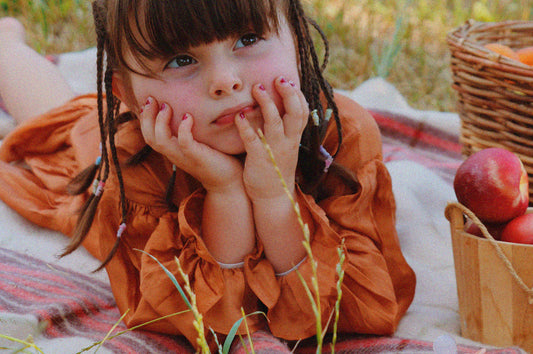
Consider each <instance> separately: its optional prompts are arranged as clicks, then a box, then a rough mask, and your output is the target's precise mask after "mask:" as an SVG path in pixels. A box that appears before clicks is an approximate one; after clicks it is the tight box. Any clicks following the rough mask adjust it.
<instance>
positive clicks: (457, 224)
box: [444, 202, 533, 305]
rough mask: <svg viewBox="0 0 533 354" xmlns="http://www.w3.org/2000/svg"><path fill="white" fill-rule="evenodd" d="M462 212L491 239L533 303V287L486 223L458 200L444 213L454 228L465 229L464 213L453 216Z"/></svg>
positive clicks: (504, 262)
mask: <svg viewBox="0 0 533 354" xmlns="http://www.w3.org/2000/svg"><path fill="white" fill-rule="evenodd" d="M458 212H460V213H461V214H464V215H466V216H467V217H468V218H469V219H470V220H472V222H473V223H474V224H476V225H477V226H478V227H479V229H480V230H481V233H482V234H483V236H484V237H485V238H486V239H487V240H488V241H489V243H490V244H491V245H492V246H493V247H494V250H495V251H496V253H497V254H498V257H500V259H501V260H502V261H503V264H504V265H505V267H506V268H507V270H509V272H510V273H511V276H512V277H513V278H514V279H515V281H516V282H517V284H518V286H520V287H521V288H522V289H523V290H524V291H525V292H526V293H527V295H528V301H529V304H530V305H533V288H531V289H530V288H529V287H528V286H527V285H526V283H524V281H523V280H522V278H520V276H519V275H518V273H517V272H516V270H515V269H514V267H513V265H512V263H511V261H509V258H507V256H506V255H505V253H503V250H502V248H501V247H500V245H499V244H498V242H497V241H496V240H495V239H494V237H492V235H491V234H490V233H489V231H488V230H487V228H486V227H485V225H483V223H482V222H481V220H479V218H478V217H477V216H476V215H475V214H474V213H473V212H472V211H471V210H470V209H468V208H467V207H465V206H464V205H463V204H461V203H458V202H450V203H448V205H447V206H446V209H445V210H444V215H445V216H446V219H448V220H449V221H450V224H451V226H452V227H453V228H454V229H459V230H462V229H464V222H463V218H462V215H461V217H460V218H453V217H452V215H453V214H454V213H458Z"/></svg>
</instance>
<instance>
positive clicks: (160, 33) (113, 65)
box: [63, 0, 359, 269]
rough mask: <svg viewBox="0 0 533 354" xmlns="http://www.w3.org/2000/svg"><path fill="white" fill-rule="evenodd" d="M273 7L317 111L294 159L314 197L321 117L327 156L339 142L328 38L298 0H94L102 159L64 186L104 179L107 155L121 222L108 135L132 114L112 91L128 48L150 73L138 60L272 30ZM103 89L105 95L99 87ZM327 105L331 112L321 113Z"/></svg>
mask: <svg viewBox="0 0 533 354" xmlns="http://www.w3.org/2000/svg"><path fill="white" fill-rule="evenodd" d="M280 13H281V14H283V15H284V16H285V17H286V18H287V21H288V23H289V26H290V27H291V29H292V31H293V34H294V37H295V38H296V43H297V51H298V55H299V62H300V76H301V89H302V92H303V93H304V96H305V98H306V99H307V102H308V103H309V108H310V110H312V111H314V114H313V116H315V117H318V120H316V119H315V120H314V119H312V117H311V116H310V118H309V123H308V125H307V127H306V129H305V130H304V133H303V136H302V140H301V147H300V152H299V159H298V168H299V170H300V172H301V176H302V180H301V181H299V184H300V186H301V188H302V189H303V190H304V191H305V192H307V193H312V194H313V195H314V196H315V198H320V188H319V185H320V182H321V181H322V179H323V178H324V176H325V174H326V172H327V171H328V168H324V166H325V164H326V160H328V156H327V154H324V152H323V149H321V143H322V140H323V138H324V135H325V132H326V128H327V126H328V124H329V122H328V119H327V118H328V117H329V116H331V117H332V118H333V120H334V121H335V124H336V129H337V134H338V147H337V150H336V151H335V153H333V154H332V155H333V156H332V157H335V155H336V154H337V152H338V150H339V147H340V144H341V143H342V130H341V124H340V121H339V113H338V109H337V106H336V104H335V101H334V98H333V91H332V89H331V87H330V85H329V84H328V82H327V81H326V80H325V79H324V76H323V73H322V72H323V69H324V67H325V65H326V62H327V57H328V54H329V53H328V49H327V48H328V45H327V40H326V38H325V37H324V35H323V33H322V31H321V30H320V28H319V27H318V25H316V23H315V22H314V21H312V20H311V19H309V18H308V17H307V16H306V15H305V13H304V10H303V8H302V5H301V3H300V0H95V1H94V2H93V14H94V20H95V27H96V34H97V53H98V54H97V86H98V116H99V124H100V135H101V144H102V156H101V162H99V163H98V164H95V165H94V166H91V167H89V168H88V169H86V170H85V171H84V172H82V174H80V176H78V177H76V178H75V179H74V180H73V182H72V183H71V184H70V186H69V191H70V192H71V193H73V194H77V193H82V192H85V191H86V190H87V188H88V187H89V186H90V184H91V182H93V180H95V181H97V182H96V183H100V184H101V185H103V183H105V181H106V180H107V177H108V175H109V170H110V168H109V166H110V164H111V163H112V164H113V165H114V167H115V170H116V172H117V175H118V176H117V177H118V181H119V184H120V185H119V187H120V193H121V207H122V218H123V220H122V223H121V225H125V220H126V217H127V215H126V214H127V212H126V210H127V206H126V203H127V200H126V194H125V190H124V183H123V178H122V173H121V165H120V164H119V161H118V158H117V152H116V148H115V141H114V135H115V132H116V129H117V128H118V125H119V124H120V122H121V121H124V120H129V119H133V118H135V117H134V116H133V114H132V113H128V114H126V115H125V116H124V115H119V114H118V112H119V110H118V108H119V105H120V102H119V101H118V99H117V98H116V97H115V96H114V95H113V94H111V92H112V73H113V71H115V70H119V71H121V72H124V73H125V72H128V71H133V69H132V67H131V66H130V65H129V64H128V62H127V61H126V60H125V54H126V52H127V51H128V52H129V53H131V54H132V55H131V57H133V58H135V60H136V61H137V64H139V65H140V67H141V68H143V69H146V71H145V72H144V73H139V74H142V75H152V73H151V72H150V71H149V68H148V66H146V65H145V64H144V60H149V59H153V58H161V59H170V58H172V57H173V56H174V55H175V53H177V52H180V51H183V50H185V49H187V48H189V47H191V46H196V45H199V44H207V43H210V42H212V41H215V40H223V39H226V38H228V37H230V36H233V35H235V34H240V33H242V31H243V30H246V31H249V30H250V29H252V30H253V31H254V32H255V33H257V34H259V35H261V34H264V33H266V32H269V31H277V30H278V26H279V22H278V20H279V17H278V16H279V14H280ZM310 25H311V26H313V27H315V28H316V29H317V30H318V31H319V33H320V35H321V36H322V39H323V40H324V43H325V48H326V54H325V59H324V62H323V63H320V60H319V58H318V56H317V53H316V50H315V47H314V44H313V40H312V37H311V34H310V31H309V30H310V28H309V27H310ZM104 53H105V57H106V61H105V62H104ZM104 90H105V92H107V95H104V94H103V92H104ZM322 96H323V97H324V98H325V100H326V102H327V107H323V105H322V103H321V98H322ZM104 99H105V106H104ZM326 108H327V109H328V110H329V113H331V114H327V113H326ZM151 153H154V152H153V151H152V149H151V148H150V147H149V146H148V145H147V146H145V147H144V148H143V149H142V150H141V151H139V152H138V153H137V154H135V155H134V156H132V157H131V158H130V159H129V161H128V163H130V164H135V163H139V162H141V161H143V159H144V158H145V157H146V156H147V155H149V154H151ZM109 154H110V155H111V156H109ZM327 166H328V167H329V171H331V172H333V173H335V174H336V175H337V176H339V177H340V178H341V179H342V180H343V181H344V182H345V183H346V184H347V185H348V186H349V187H350V188H352V190H354V191H356V190H357V189H358V188H359V184H358V182H357V179H356V178H355V176H353V174H352V173H350V172H349V171H347V170H346V169H344V168H343V167H342V166H340V165H338V164H336V163H335V162H333V163H332V164H331V166H329V161H328V162H327ZM95 177H96V179H95ZM93 183H94V182H93ZM174 183H175V172H174V173H173V176H172V178H171V180H170V181H169V184H168V188H167V195H166V200H167V204H168V205H169V208H176V207H175V206H174V205H172V203H171V200H172V198H171V197H172V193H173V188H174ZM102 192H103V191H102V190H101V189H100V193H96V189H95V193H93V195H92V196H91V197H90V198H89V200H88V201H87V203H86V206H85V207H84V209H83V210H82V211H81V215H80V218H79V222H78V226H77V228H76V230H75V233H74V236H73V238H72V241H71V243H70V245H69V246H68V247H67V248H66V249H65V251H64V253H63V255H66V254H68V253H70V252H72V251H73V250H74V249H76V248H77V247H78V246H79V245H80V244H81V242H82V241H83V239H84V238H85V236H86V235H87V233H88V231H89V228H90V226H91V224H92V221H93V218H94V214H95V210H96V207H97V205H98V202H99V200H100V197H101V193H102ZM122 231H124V229H123V227H121V228H120V232H119V234H118V235H117V236H118V237H117V241H116V243H115V246H114V247H113V250H112V251H111V252H110V254H109V255H108V257H107V258H106V259H105V260H104V262H103V263H102V265H101V266H100V267H99V268H98V269H101V268H102V267H103V266H105V264H107V263H108V262H109V260H110V259H111V257H112V256H113V254H114V253H115V251H116V249H117V247H118V245H119V242H120V236H121V233H122Z"/></svg>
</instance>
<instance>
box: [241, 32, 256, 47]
mask: <svg viewBox="0 0 533 354" xmlns="http://www.w3.org/2000/svg"><path fill="white" fill-rule="evenodd" d="M260 39H261V38H260V37H259V36H258V35H257V34H255V33H248V34H245V35H244V36H242V37H241V38H239V40H238V41H237V43H236V44H235V48H243V47H248V46H250V45H253V44H255V43H257V42H259V40H260Z"/></svg>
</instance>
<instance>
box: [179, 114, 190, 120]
mask: <svg viewBox="0 0 533 354" xmlns="http://www.w3.org/2000/svg"><path fill="white" fill-rule="evenodd" d="M187 118H189V115H188V114H187V113H185V114H184V115H183V117H181V120H185V119H187Z"/></svg>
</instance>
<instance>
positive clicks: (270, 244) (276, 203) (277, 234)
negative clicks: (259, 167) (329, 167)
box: [253, 195, 306, 274]
mask: <svg viewBox="0 0 533 354" xmlns="http://www.w3.org/2000/svg"><path fill="white" fill-rule="evenodd" d="M253 210H254V220H255V227H256V230H257V234H258V237H259V238H260V239H261V242H262V243H263V246H264V249H265V256H266V257H267V258H268V260H269V261H270V263H271V264H272V266H273V267H274V270H275V271H276V273H278V274H279V273H283V272H286V271H287V270H290V269H292V268H293V267H294V266H296V265H297V264H298V263H300V262H301V260H302V259H304V258H305V255H306V252H305V248H304V247H303V244H302V242H303V240H304V233H303V230H302V227H301V225H300V223H299V221H298V218H297V215H296V212H295V211H294V208H293V205H292V203H291V201H290V199H289V198H288V197H287V196H286V195H284V196H283V197H280V198H275V199H267V200H260V201H254V203H253ZM301 212H302V213H306V211H305V210H302V211H301ZM303 217H304V220H305V219H306V218H305V215H303Z"/></svg>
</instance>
